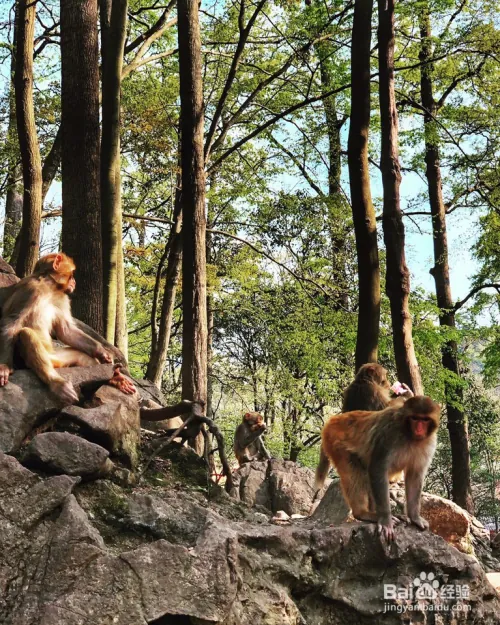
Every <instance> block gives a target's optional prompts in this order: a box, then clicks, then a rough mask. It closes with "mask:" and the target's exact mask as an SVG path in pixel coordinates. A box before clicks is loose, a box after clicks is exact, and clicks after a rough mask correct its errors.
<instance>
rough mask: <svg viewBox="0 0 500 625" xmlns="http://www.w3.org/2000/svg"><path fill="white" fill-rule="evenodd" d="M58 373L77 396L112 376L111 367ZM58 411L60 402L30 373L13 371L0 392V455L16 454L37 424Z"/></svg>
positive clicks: (101, 366) (78, 368)
mask: <svg viewBox="0 0 500 625" xmlns="http://www.w3.org/2000/svg"><path fill="white" fill-rule="evenodd" d="M59 373H60V374H61V375H62V376H63V378H65V379H66V380H69V381H70V382H72V383H73V386H74V387H75V389H76V391H77V393H79V392H80V391H81V390H82V389H86V388H88V387H91V386H95V387H98V386H99V385H100V384H104V383H105V382H107V381H108V380H109V379H110V378H111V376H112V375H113V367H112V365H96V366H95V367H70V368H67V369H59ZM62 407H63V403H62V402H61V400H60V399H58V398H57V397H56V396H55V395H53V394H52V393H51V392H50V391H49V389H48V387H47V386H46V385H45V384H43V383H42V381H41V380H39V379H38V377H37V376H36V375H35V374H34V373H33V372H32V371H29V370H27V369H22V370H19V371H14V373H13V374H12V375H11V376H10V378H9V382H8V384H7V385H6V386H3V387H2V388H0V451H4V452H6V453H13V452H15V451H17V450H18V449H19V447H20V445H21V443H22V441H23V440H24V438H25V437H26V436H27V435H28V434H29V433H30V432H31V430H32V429H33V428H34V427H35V426H36V425H37V424H38V423H40V421H43V420H44V419H46V418H47V417H49V416H51V415H55V414H56V413H57V412H58V411H59V410H60V409H61V408H62Z"/></svg>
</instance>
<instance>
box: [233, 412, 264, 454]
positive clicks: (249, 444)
mask: <svg viewBox="0 0 500 625" xmlns="http://www.w3.org/2000/svg"><path fill="white" fill-rule="evenodd" d="M265 431H266V424H265V423H264V419H263V417H262V415H261V414H260V413H259V412H247V413H246V414H245V415H244V416H243V421H242V422H241V423H240V424H239V426H238V427H237V428H236V432H235V433H234V455H235V456H236V459H237V460H238V463H239V465H240V466H241V465H242V464H245V462H251V461H252V460H270V459H271V454H270V453H269V452H268V451H267V449H266V447H265V445H264V443H263V441H262V439H261V435H262V434H263V433H264V432H265Z"/></svg>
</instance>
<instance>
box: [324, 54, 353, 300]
mask: <svg viewBox="0 0 500 625" xmlns="http://www.w3.org/2000/svg"><path fill="white" fill-rule="evenodd" d="M325 48H326V46H318V53H319V55H320V78H321V88H322V91H323V93H327V92H328V91H331V90H332V88H333V77H332V75H331V71H330V69H329V67H328V64H327V50H326V49H325ZM323 107H324V109H325V119H326V131H327V135H328V211H329V229H330V236H331V242H332V266H333V268H334V272H335V274H334V279H335V285H336V287H337V289H338V291H339V295H338V301H339V303H340V305H341V306H342V307H344V308H345V309H346V308H347V307H348V306H349V297H348V284H349V281H348V276H347V266H346V241H347V232H348V223H347V222H348V218H347V211H348V210H349V209H348V206H347V202H346V201H345V198H344V197H343V195H342V188H341V185H340V176H341V173H342V163H341V152H342V145H341V142H340V131H341V129H342V126H343V125H344V121H345V118H341V119H339V117H338V114H337V107H336V101H335V96H329V97H327V98H325V99H324V100H323Z"/></svg>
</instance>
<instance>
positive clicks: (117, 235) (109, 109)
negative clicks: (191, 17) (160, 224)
mask: <svg viewBox="0 0 500 625" xmlns="http://www.w3.org/2000/svg"><path fill="white" fill-rule="evenodd" d="M127 6H128V1H127V0H101V7H100V14H101V37H102V46H101V48H102V141H101V228H102V253H103V286H104V299H103V302H104V336H105V338H106V339H107V340H108V341H110V342H114V341H115V338H116V337H115V334H116V335H117V336H120V337H123V335H124V328H121V329H118V328H116V322H117V318H118V317H117V305H118V297H119V294H120V281H121V280H122V279H123V278H122V277H121V276H120V273H123V271H124V267H123V253H122V207H121V176H120V164H121V163H120V95H121V75H122V66H123V49H124V45H125V38H126V31H127ZM120 259H121V263H120ZM123 304H124V293H123V301H122V306H121V307H120V308H121V309H123ZM120 317H121V318H120V323H121V324H123V321H124V320H123V315H120Z"/></svg>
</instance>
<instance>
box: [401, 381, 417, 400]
mask: <svg viewBox="0 0 500 625" xmlns="http://www.w3.org/2000/svg"><path fill="white" fill-rule="evenodd" d="M401 386H402V387H403V388H404V393H401V396H402V397H404V398H405V399H410V397H415V393H414V392H413V391H412V390H411V388H410V387H409V386H408V384H405V383H404V382H403V383H402V384H401Z"/></svg>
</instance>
